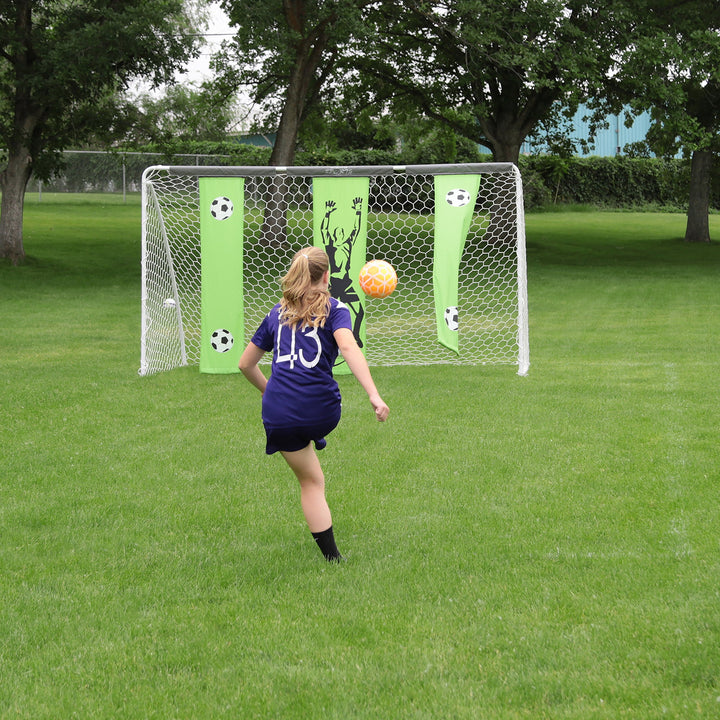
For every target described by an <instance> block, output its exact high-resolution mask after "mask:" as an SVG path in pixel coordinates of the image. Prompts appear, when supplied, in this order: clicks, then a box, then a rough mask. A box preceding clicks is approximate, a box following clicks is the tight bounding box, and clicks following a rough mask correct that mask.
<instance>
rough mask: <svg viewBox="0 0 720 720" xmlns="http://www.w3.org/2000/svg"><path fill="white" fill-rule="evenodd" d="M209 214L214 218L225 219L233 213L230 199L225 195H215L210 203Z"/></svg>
mask: <svg viewBox="0 0 720 720" xmlns="http://www.w3.org/2000/svg"><path fill="white" fill-rule="evenodd" d="M210 214H211V215H212V216H213V217H214V218H215V219H216V220H227V219H228V218H229V217H230V216H231V215H232V214H233V204H232V200H231V199H230V198H226V197H216V198H215V199H214V200H213V201H212V202H211V203H210Z"/></svg>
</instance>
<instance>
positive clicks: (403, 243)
mask: <svg viewBox="0 0 720 720" xmlns="http://www.w3.org/2000/svg"><path fill="white" fill-rule="evenodd" d="M203 178H227V179H232V180H229V181H230V182H235V183H238V182H241V183H242V186H241V187H242V195H241V197H242V207H241V208H238V207H235V213H236V214H237V213H241V215H242V231H241V232H242V235H241V238H240V240H239V242H241V243H242V255H241V265H242V267H241V269H240V272H241V273H242V282H241V287H242V298H241V304H242V315H243V323H242V328H243V329H242V331H241V334H242V337H236V338H235V344H236V345H237V347H238V348H239V351H241V350H242V348H244V346H245V344H246V343H247V342H248V341H249V339H250V338H251V337H252V334H253V333H254V331H255V329H256V328H257V326H258V325H259V324H260V322H261V320H262V318H263V317H264V315H265V314H266V313H267V312H268V310H269V309H270V308H271V307H272V306H273V305H274V304H275V303H276V302H277V301H278V300H279V296H280V287H279V281H280V278H281V277H282V276H283V274H284V273H285V272H286V270H287V268H288V266H289V264H290V260H291V258H292V256H293V255H294V253H295V252H296V251H297V250H298V249H299V248H301V247H303V246H307V245H314V244H319V242H318V228H319V227H320V225H321V222H320V220H319V214H320V213H321V211H322V210H323V209H324V208H328V210H327V212H326V215H325V231H326V232H327V229H328V220H327V218H328V217H336V216H331V215H330V213H331V212H332V211H333V210H334V209H335V208H334V207H333V205H335V203H332V204H331V201H327V200H325V202H324V204H323V203H322V201H321V198H320V191H321V189H322V188H324V187H328V186H329V187H331V188H332V187H334V186H335V184H337V185H338V186H339V184H340V183H343V182H345V181H346V179H347V178H364V179H367V180H363V181H362V182H366V183H367V184H366V187H367V190H366V196H365V198H364V199H362V202H357V205H358V206H361V210H359V211H358V217H360V213H361V212H364V216H363V218H362V221H363V232H364V242H365V248H364V255H365V256H366V258H367V259H368V260H370V259H382V260H387V261H388V262H389V263H390V264H391V265H393V267H394V268H395V270H396V272H397V276H398V285H397V289H396V290H395V292H394V293H393V294H392V295H391V296H390V297H387V298H384V299H371V298H365V297H364V296H362V303H363V309H362V313H363V316H364V317H363V320H364V323H365V326H364V333H365V335H364V338H365V342H364V344H363V350H364V352H365V354H366V357H367V359H368V363H369V364H370V365H371V366H380V365H400V364H403V365H427V364H440V363H445V364H459V365H479V364H507V365H516V366H517V371H518V374H520V375H526V374H527V372H528V368H529V364H530V358H529V345H528V305H527V272H526V261H525V217H524V210H523V194H522V180H521V177H520V172H519V170H518V169H517V167H516V166H515V165H513V164H511V163H468V164H459V165H413V166H411V165H408V166H402V167H393V166H379V167H369V166H368V167H366V166H358V167H202V166H200V167H197V166H178V167H173V166H152V167H149V168H147V169H146V170H145V172H144V173H143V178H142V318H141V322H142V331H141V332H142V334H141V358H140V370H139V373H140V375H149V374H152V373H156V372H160V371H164V370H169V369H172V368H175V367H179V366H183V365H197V364H201V360H200V358H201V354H202V352H204V351H203V350H201V346H202V345H203V343H208V342H209V338H207V337H205V338H204V337H203V330H202V328H201V326H202V323H201V312H202V310H201V307H202V302H203V301H202V296H203V292H205V291H204V290H203V287H202V284H203V280H202V272H201V264H202V261H203V260H202V258H201V226H202V224H203V223H202V222H201V207H200V199H201V196H202V192H201V190H200V188H201V187H202V186H203V182H205V181H204V180H203ZM238 178H239V179H241V180H237V179H238ZM321 179H322V181H321ZM321 182H322V183H325V184H324V185H322V184H321ZM447 187H452V188H454V189H452V190H450V191H448V192H446V188H447ZM472 187H474V188H475V191H474V192H473V190H471V189H470V190H469V191H468V193H466V195H469V197H470V200H468V199H466V198H465V196H463V195H462V193H463V192H465V190H468V189H469V188H472ZM323 192H325V191H323ZM356 200H357V201H360V200H361V198H360V197H358V198H357V199H356ZM356 200H355V199H353V200H352V203H353V208H354V209H355V202H356ZM235 204H236V205H237V204H238V203H237V201H236V202H235ZM447 206H450V207H454V208H460V209H459V210H458V211H457V212H464V213H465V215H464V220H463V221H462V222H461V223H460V225H458V227H459V228H460V227H461V229H460V230H452V229H450V227H449V225H448V223H450V222H451V221H450V220H448V219H447V218H448V215H447V213H448V212H451V211H448V210H447ZM463 206H466V207H463ZM319 208H320V209H319ZM208 211H209V208H208ZM231 212H232V209H231ZM452 212H455V210H453V211H452ZM213 217H215V218H216V219H217V220H222V219H223V218H221V217H217V216H216V215H215V214H214V213H213ZM205 222H206V223H207V221H205ZM224 227H229V223H226V225H225V226H224ZM334 232H335V238H336V240H337V239H338V238H339V239H340V240H343V239H344V240H345V241H347V239H348V236H349V234H350V232H351V228H349V227H347V225H346V226H345V227H342V228H339V229H337V228H336V230H335V231H334ZM352 232H353V233H354V232H355V231H354V230H353V231H352ZM447 233H450V234H454V236H456V237H457V238H459V239H457V240H456V239H453V240H451V242H452V243H457V246H456V247H455V250H452V251H448V252H450V254H452V253H453V252H457V253H458V258H457V261H459V265H458V264H457V261H455V270H454V277H451V278H450V280H451V282H450V285H451V290H450V293H451V294H452V293H453V292H455V293H456V300H455V301H454V302H453V301H447V300H444V301H443V302H449V303H450V305H451V306H452V307H450V306H449V307H448V308H447V311H446V312H445V314H444V320H445V322H447V324H448V327H449V329H450V331H451V333H454V334H455V336H456V337H457V340H456V341H455V347H452V346H449V345H448V344H447V343H444V342H442V341H441V340H440V338H441V332H440V329H441V328H440V326H441V325H442V322H443V315H442V313H441V312H440V311H439V306H438V302H439V301H438V292H439V290H438V285H437V283H438V279H437V272H438V267H439V265H440V261H442V263H443V264H444V265H448V264H449V266H450V267H451V269H452V267H453V261H452V260H451V261H450V262H449V263H448V262H445V254H446V248H447V246H446V245H445V244H443V243H444V242H445V238H444V234H447ZM441 241H442V242H441ZM451 271H452V270H451ZM451 271H448V270H447V269H445V270H443V272H444V273H446V274H447V273H448V272H451ZM355 281H357V279H356V278H355ZM358 295H360V291H359V289H358ZM353 297H354V296H353ZM442 330H443V331H444V332H447V328H442Z"/></svg>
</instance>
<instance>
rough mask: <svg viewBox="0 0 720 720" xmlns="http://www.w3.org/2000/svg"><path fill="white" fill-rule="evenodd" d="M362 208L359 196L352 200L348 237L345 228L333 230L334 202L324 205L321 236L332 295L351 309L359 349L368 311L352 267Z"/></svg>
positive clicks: (327, 202)
mask: <svg viewBox="0 0 720 720" xmlns="http://www.w3.org/2000/svg"><path fill="white" fill-rule="evenodd" d="M362 205H363V201H362V198H360V197H356V198H355V199H354V200H353V203H352V208H353V210H354V211H355V221H354V223H353V228H352V230H351V231H350V234H349V235H348V236H347V237H346V236H345V230H344V229H343V228H342V227H335V228H333V229H332V230H331V229H330V216H331V215H332V214H333V213H334V212H335V210H336V209H337V206H336V204H335V201H333V200H327V201H326V202H325V217H324V218H323V220H322V223H321V224H320V235H321V237H322V240H323V243H324V245H325V252H327V254H328V258H329V259H330V294H331V295H332V296H333V297H334V298H336V299H337V300H340V302H342V303H344V304H345V305H347V306H348V307H349V308H350V310H351V312H352V316H353V318H354V321H353V335H354V336H355V340H356V341H357V344H358V346H359V347H362V346H363V343H362V340H361V338H360V327H361V326H362V321H363V317H364V316H365V310H364V309H363V305H362V302H361V301H360V296H359V295H358V293H357V290H355V287H354V283H353V279H352V278H351V277H350V264H351V261H352V253H353V247H354V245H355V240H356V239H357V237H358V233H359V232H360V227H361V220H362V212H363V211H362Z"/></svg>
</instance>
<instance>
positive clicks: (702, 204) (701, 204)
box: [685, 150, 713, 242]
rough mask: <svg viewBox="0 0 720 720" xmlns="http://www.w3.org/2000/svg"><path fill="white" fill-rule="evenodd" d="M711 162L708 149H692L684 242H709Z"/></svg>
mask: <svg viewBox="0 0 720 720" xmlns="http://www.w3.org/2000/svg"><path fill="white" fill-rule="evenodd" d="M712 164H713V154H712V152H711V151H710V150H695V151H693V155H692V166H691V170H690V200H689V203H688V212H687V226H686V228H685V242H710V224H709V219H708V215H709V213H710V173H711V171H712Z"/></svg>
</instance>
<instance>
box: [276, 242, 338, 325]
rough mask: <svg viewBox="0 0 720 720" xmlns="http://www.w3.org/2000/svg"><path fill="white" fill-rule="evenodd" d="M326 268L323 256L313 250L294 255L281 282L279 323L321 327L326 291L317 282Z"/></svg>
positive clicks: (327, 299)
mask: <svg viewBox="0 0 720 720" xmlns="http://www.w3.org/2000/svg"><path fill="white" fill-rule="evenodd" d="M329 265H330V261H329V259H328V256H327V254H326V253H325V252H324V251H323V250H321V249H320V248H317V247H307V248H303V249H302V250H300V251H299V252H297V253H295V257H293V260H292V263H291V264H290V269H289V270H288V272H287V275H285V277H284V278H283V279H282V280H281V285H280V286H281V288H282V293H283V296H282V300H281V301H280V322H281V323H282V324H283V325H287V326H289V327H295V326H296V325H297V324H298V323H300V324H301V325H303V326H304V325H311V326H312V327H318V326H320V327H324V326H325V320H326V319H327V315H328V311H329V309H330V292H329V291H328V289H327V288H322V287H318V285H317V283H318V282H319V281H320V280H322V277H323V275H324V274H325V272H326V271H327V269H328V267H329Z"/></svg>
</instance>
